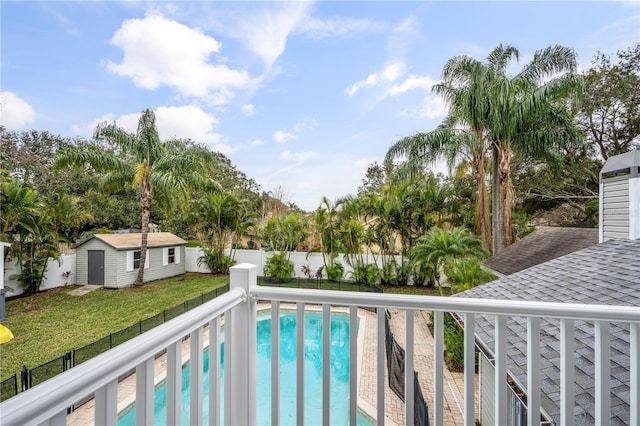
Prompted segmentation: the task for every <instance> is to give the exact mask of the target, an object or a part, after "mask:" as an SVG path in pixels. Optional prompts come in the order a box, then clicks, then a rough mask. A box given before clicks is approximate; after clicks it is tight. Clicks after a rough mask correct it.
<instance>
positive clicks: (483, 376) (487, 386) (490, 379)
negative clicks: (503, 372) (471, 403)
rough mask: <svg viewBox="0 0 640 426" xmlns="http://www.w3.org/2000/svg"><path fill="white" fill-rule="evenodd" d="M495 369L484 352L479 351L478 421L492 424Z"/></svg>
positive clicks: (494, 397) (493, 419) (493, 421)
mask: <svg viewBox="0 0 640 426" xmlns="http://www.w3.org/2000/svg"><path fill="white" fill-rule="evenodd" d="M494 380H495V369H494V367H493V364H491V362H490V361H489V360H488V359H487V357H486V356H485V355H484V353H482V352H480V400H481V405H480V423H481V424H483V425H492V424H494V423H495V400H496V394H495V389H494Z"/></svg>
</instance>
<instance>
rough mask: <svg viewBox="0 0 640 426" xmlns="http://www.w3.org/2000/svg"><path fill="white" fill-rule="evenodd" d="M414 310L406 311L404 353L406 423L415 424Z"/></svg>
mask: <svg viewBox="0 0 640 426" xmlns="http://www.w3.org/2000/svg"><path fill="white" fill-rule="evenodd" d="M414 312H415V311H414V310H413V309H407V310H406V311H405V330H406V333H405V336H404V338H405V343H404V344H405V353H404V422H405V424H408V425H410V424H412V423H413V418H414V414H413V410H414V403H415V401H414V399H413V384H414V380H413V313H414Z"/></svg>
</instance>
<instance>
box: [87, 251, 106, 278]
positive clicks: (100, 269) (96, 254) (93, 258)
mask: <svg viewBox="0 0 640 426" xmlns="http://www.w3.org/2000/svg"><path fill="white" fill-rule="evenodd" d="M88 284H97V285H104V250H89V282H88Z"/></svg>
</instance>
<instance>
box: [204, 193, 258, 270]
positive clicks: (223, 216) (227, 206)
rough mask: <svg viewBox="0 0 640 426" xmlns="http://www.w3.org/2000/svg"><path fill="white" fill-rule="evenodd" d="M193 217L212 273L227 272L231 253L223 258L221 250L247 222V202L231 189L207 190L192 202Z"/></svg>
mask: <svg viewBox="0 0 640 426" xmlns="http://www.w3.org/2000/svg"><path fill="white" fill-rule="evenodd" d="M193 216H194V219H195V222H196V225H195V229H196V233H197V234H198V236H199V237H200V241H201V243H202V246H203V250H204V252H205V256H204V259H205V263H206V264H207V266H209V269H211V272H213V273H214V274H216V273H227V272H228V270H229V267H230V266H231V262H232V258H233V255H231V256H230V257H229V259H228V260H225V255H224V249H225V247H226V246H227V245H228V244H229V242H230V241H232V239H233V237H238V236H240V234H241V231H242V228H243V225H245V224H246V223H247V220H246V219H247V201H246V200H244V199H240V198H238V197H237V196H236V195H235V194H234V193H231V192H225V191H221V192H214V193H209V194H207V195H206V196H205V197H204V198H203V199H200V200H198V201H197V202H195V203H194V209H193ZM232 247H233V245H232ZM232 249H233V248H232Z"/></svg>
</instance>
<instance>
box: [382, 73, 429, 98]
mask: <svg viewBox="0 0 640 426" xmlns="http://www.w3.org/2000/svg"><path fill="white" fill-rule="evenodd" d="M437 82H438V81H437V80H434V79H432V78H431V77H429V76H428V75H423V76H416V75H410V76H409V77H407V79H406V80H405V81H403V82H402V83H400V84H394V85H393V86H391V88H389V90H388V91H387V93H388V94H389V95H390V96H395V95H399V94H402V93H406V92H408V91H410V90H416V89H422V90H426V91H431V88H432V87H433V85H434V84H436V83H437Z"/></svg>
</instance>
